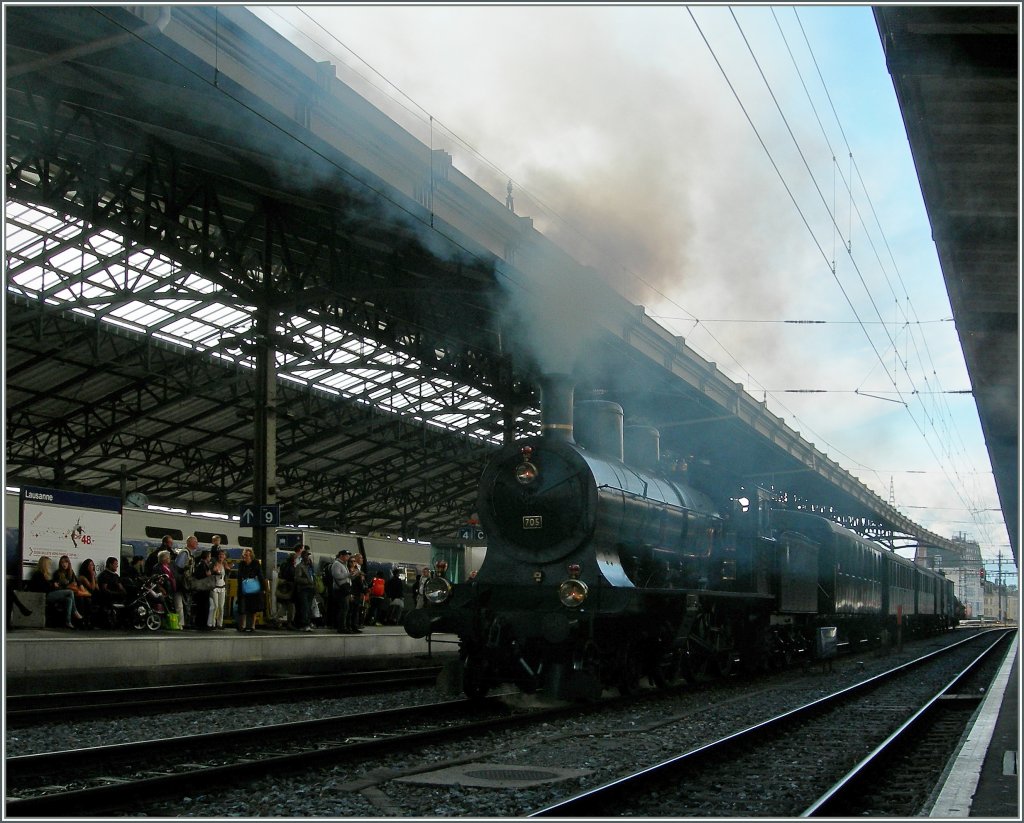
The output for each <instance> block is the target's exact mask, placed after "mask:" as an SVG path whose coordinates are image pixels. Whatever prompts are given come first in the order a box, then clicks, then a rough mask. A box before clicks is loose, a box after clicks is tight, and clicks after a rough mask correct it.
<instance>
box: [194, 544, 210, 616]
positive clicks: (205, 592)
mask: <svg viewBox="0 0 1024 823" xmlns="http://www.w3.org/2000/svg"><path fill="white" fill-rule="evenodd" d="M212 574H213V563H212V562H210V550H209V549H203V550H202V551H201V552H199V559H198V560H196V564H195V569H194V570H193V572H192V580H193V582H194V583H198V582H199V581H200V580H203V579H205V578H207V577H210V576H211V575H212ZM204 585H205V584H204ZM211 594H212V590H211V589H207V588H205V587H202V586H193V588H192V620H193V622H194V624H195V628H196V629H197V630H198V631H201V632H207V631H209V630H210V629H211V628H212V627H211V626H210V600H211V598H210V595H211Z"/></svg>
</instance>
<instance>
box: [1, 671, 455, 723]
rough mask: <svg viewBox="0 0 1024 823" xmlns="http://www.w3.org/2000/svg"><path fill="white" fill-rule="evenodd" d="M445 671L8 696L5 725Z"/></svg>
mask: <svg viewBox="0 0 1024 823" xmlns="http://www.w3.org/2000/svg"><path fill="white" fill-rule="evenodd" d="M440 671H441V667H440V666H417V667H412V668H402V669H380V670H376V671H364V672H340V673H335V674H322V675H281V676H279V677H265V678H257V679H252V680H239V681H232V682H231V683H230V684H228V685H229V687H227V688H226V687H225V684H224V683H188V684H175V685H172V686H146V687H138V688H129V689H101V690H96V691H84V692H55V693H52V694H31V695H28V694H23V695H7V701H6V711H5V719H6V722H7V725H8V726H10V727H18V726H26V725H30V724H34V723H40V722H45V721H47V720H52V719H53V717H54V716H55V714H59V713H60V712H62V711H74V712H75V713H76V714H77V715H78V716H99V717H113V716H117V715H121V716H124V715H128V716H133V715H139V716H144V715H147V714H149V713H151V712H156V711H165V710H166V709H167V706H168V701H172V700H174V699H177V698H178V697H180V696H181V694H182V691H183V690H188V691H190V692H192V693H195V694H203V695H204V698H203V699H204V701H205V702H206V703H207V704H208V705H210V706H218V705H222V706H228V705H230V706H237V705H239V703H240V702H241V701H243V700H244V701H245V702H251V703H267V702H269V701H275V700H289V701H290V700H296V699H302V698H311V697H322V696H332V695H336V694H337V693H338V692H339V691H344V692H346V693H348V694H365V693H372V692H375V691H385V690H388V689H401V688H406V687H408V686H412V685H418V684H425V683H430V682H433V681H434V680H436V678H437V676H438V674H439V673H440Z"/></svg>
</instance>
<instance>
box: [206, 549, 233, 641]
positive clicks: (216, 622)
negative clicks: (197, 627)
mask: <svg viewBox="0 0 1024 823" xmlns="http://www.w3.org/2000/svg"><path fill="white" fill-rule="evenodd" d="M213 537H214V540H216V543H215V544H214V546H213V551H212V552H211V555H212V561H213V562H212V564H211V566H210V573H211V574H212V575H213V590H212V591H211V592H210V613H209V616H208V617H207V619H206V625H207V626H209V627H210V628H211V629H223V628H224V609H225V608H226V604H227V600H228V570H229V569H230V564H229V563H228V558H227V552H225V551H224V549H222V548H221V547H220V539H219V538H218V537H217V535H214V536H213Z"/></svg>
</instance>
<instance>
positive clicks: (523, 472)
mask: <svg viewBox="0 0 1024 823" xmlns="http://www.w3.org/2000/svg"><path fill="white" fill-rule="evenodd" d="M536 479H537V467H536V466H535V465H533V463H530V462H529V461H523V462H522V463H520V464H519V465H518V466H516V480H518V481H519V482H520V483H521V484H522V485H524V486H526V485H528V484H530V483H532V482H533V481H534V480H536Z"/></svg>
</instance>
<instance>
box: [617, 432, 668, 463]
mask: <svg viewBox="0 0 1024 823" xmlns="http://www.w3.org/2000/svg"><path fill="white" fill-rule="evenodd" d="M623 439H624V446H625V448H624V450H625V453H626V460H627V461H628V462H629V463H630V465H633V466H636V467H637V468H638V469H650V470H654V469H657V468H658V463H659V462H660V461H661V433H660V432H659V431H658V430H657V429H656V428H654V427H653V426H626V428H625V429H624V430H623Z"/></svg>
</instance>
